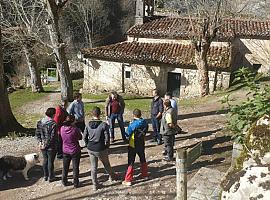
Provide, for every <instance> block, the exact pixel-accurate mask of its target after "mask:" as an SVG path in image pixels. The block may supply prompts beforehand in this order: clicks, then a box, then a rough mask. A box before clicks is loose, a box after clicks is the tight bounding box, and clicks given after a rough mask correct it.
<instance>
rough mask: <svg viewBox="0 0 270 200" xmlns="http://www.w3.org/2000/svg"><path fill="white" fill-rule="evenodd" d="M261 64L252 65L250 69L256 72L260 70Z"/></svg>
mask: <svg viewBox="0 0 270 200" xmlns="http://www.w3.org/2000/svg"><path fill="white" fill-rule="evenodd" d="M261 66H262V64H257V63H256V64H253V65H252V68H253V69H254V70H255V71H258V70H259V69H260V68H261Z"/></svg>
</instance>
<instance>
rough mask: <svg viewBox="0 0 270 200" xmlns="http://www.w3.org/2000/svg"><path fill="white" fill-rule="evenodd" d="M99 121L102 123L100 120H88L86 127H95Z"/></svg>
mask: <svg viewBox="0 0 270 200" xmlns="http://www.w3.org/2000/svg"><path fill="white" fill-rule="evenodd" d="M101 123H102V121H100V120H96V121H90V122H89V123H88V127H89V128H90V129H96V128H97V127H98V126H99V125H100V124H101Z"/></svg>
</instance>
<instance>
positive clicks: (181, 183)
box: [176, 148, 187, 200]
mask: <svg viewBox="0 0 270 200" xmlns="http://www.w3.org/2000/svg"><path fill="white" fill-rule="evenodd" d="M186 164H187V150H186V149H183V148H179V149H177V152H176V200H187V168H186Z"/></svg>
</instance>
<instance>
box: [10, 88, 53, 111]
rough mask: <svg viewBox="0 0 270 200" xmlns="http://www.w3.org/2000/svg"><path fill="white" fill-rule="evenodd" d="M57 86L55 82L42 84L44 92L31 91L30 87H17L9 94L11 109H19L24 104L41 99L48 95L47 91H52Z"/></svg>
mask: <svg viewBox="0 0 270 200" xmlns="http://www.w3.org/2000/svg"><path fill="white" fill-rule="evenodd" d="M57 88H58V86H57V85H55V84H50V85H47V86H44V90H45V92H41V93H33V92H32V91H31V88H26V89H19V90H17V91H15V92H13V93H11V94H9V102H10V105H11V108H12V110H16V109H19V108H20V107H22V106H23V105H24V104H27V103H29V102H33V101H36V100H39V99H41V98H42V97H45V96H47V95H48V92H51V91H54V90H56V89H57Z"/></svg>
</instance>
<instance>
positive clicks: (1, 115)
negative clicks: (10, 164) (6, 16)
mask: <svg viewBox="0 0 270 200" xmlns="http://www.w3.org/2000/svg"><path fill="white" fill-rule="evenodd" d="M1 39H2V33H1V27H0V136H6V135H7V133H8V132H9V131H17V130H22V129H23V127H22V126H21V125H20V124H19V123H18V122H17V120H16V119H15V117H14V115H13V113H12V111H11V107H10V103H9V99H8V93H7V89H6V86H5V81H4V66H3V51H2V40H1Z"/></svg>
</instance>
